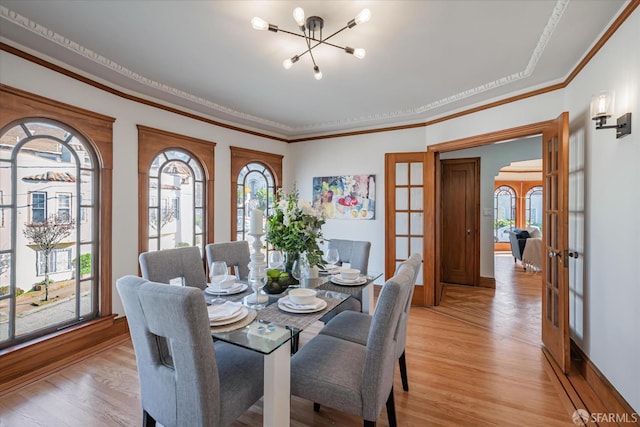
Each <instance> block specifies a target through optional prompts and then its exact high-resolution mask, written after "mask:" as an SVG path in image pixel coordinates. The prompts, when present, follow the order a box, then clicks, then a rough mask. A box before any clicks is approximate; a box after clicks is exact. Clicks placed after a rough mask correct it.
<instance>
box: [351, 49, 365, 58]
mask: <svg viewBox="0 0 640 427" xmlns="http://www.w3.org/2000/svg"><path fill="white" fill-rule="evenodd" d="M366 55H367V51H366V50H364V49H363V48H361V47H358V48H355V49H354V50H353V56H355V57H356V58H358V59H362V58H364V57H365V56H366Z"/></svg>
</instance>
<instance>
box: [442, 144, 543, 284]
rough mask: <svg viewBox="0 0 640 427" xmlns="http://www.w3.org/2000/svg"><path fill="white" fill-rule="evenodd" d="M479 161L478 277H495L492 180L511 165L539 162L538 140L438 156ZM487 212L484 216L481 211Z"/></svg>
mask: <svg viewBox="0 0 640 427" xmlns="http://www.w3.org/2000/svg"><path fill="white" fill-rule="evenodd" d="M469 157H480V276H481V277H495V274H494V249H493V247H494V241H493V232H494V230H493V206H494V188H495V178H496V176H497V175H498V172H499V171H500V169H501V168H503V167H505V166H509V165H510V164H511V162H515V161H520V160H532V159H540V158H542V138H541V137H539V136H537V137H532V138H525V139H519V140H517V141H509V142H506V143H502V144H493V145H486V146H484V147H477V148H469V149H465V150H456V151H450V152H448V153H442V154H441V155H440V158H441V159H460V158H469ZM487 209H488V211H487V212H489V214H488V215H485V211H486V210H487Z"/></svg>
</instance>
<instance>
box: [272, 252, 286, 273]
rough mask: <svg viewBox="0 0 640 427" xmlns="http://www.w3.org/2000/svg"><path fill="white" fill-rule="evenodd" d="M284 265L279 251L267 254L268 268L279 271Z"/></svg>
mask: <svg viewBox="0 0 640 427" xmlns="http://www.w3.org/2000/svg"><path fill="white" fill-rule="evenodd" d="M283 264H284V256H283V255H282V252H280V251H271V252H270V253H269V268H273V269H276V270H280V268H282V266H283Z"/></svg>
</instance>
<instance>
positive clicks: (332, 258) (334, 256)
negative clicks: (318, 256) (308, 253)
mask: <svg viewBox="0 0 640 427" xmlns="http://www.w3.org/2000/svg"><path fill="white" fill-rule="evenodd" d="M325 258H326V261H327V264H329V266H328V268H327V270H333V269H334V267H335V265H336V264H337V263H338V261H340V254H339V253H338V250H337V249H336V248H331V249H329V250H328V251H327V255H326V256H325Z"/></svg>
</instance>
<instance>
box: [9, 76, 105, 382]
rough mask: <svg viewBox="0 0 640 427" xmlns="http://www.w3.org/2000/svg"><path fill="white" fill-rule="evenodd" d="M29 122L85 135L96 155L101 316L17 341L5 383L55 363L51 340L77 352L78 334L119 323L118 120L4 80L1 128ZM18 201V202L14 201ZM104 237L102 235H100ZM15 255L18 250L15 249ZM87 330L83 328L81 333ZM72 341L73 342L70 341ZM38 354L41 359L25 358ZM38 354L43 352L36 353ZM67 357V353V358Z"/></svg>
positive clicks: (63, 351) (97, 276)
mask: <svg viewBox="0 0 640 427" xmlns="http://www.w3.org/2000/svg"><path fill="white" fill-rule="evenodd" d="M25 121H36V122H50V123H53V124H55V125H57V126H60V127H61V128H63V129H69V130H72V131H73V133H74V134H76V135H78V136H81V137H82V138H83V142H85V143H86V144H88V145H89V146H90V147H91V148H92V150H93V151H94V153H95V165H94V168H93V169H94V173H95V179H96V182H97V184H96V189H97V190H96V194H94V197H95V208H96V209H97V214H96V218H97V220H96V221H97V223H96V224H95V229H96V230H97V234H96V237H95V242H96V243H95V249H94V251H93V252H94V255H95V261H96V262H95V267H94V270H95V277H94V280H96V281H97V284H96V293H97V295H96V298H97V318H96V319H94V320H88V321H87V322H86V323H82V324H77V323H76V324H70V325H67V326H66V327H65V328H63V329H58V330H56V331H53V332H50V333H45V334H44V335H43V334H39V335H37V336H31V335H29V336H28V337H26V338H25V339H24V340H20V341H17V340H14V341H12V342H11V343H9V346H7V347H5V348H4V349H3V350H2V351H3V354H5V356H6V355H9V354H10V355H11V356H12V358H15V360H16V363H14V364H13V365H12V367H13V369H12V372H10V373H8V374H6V375H0V382H3V381H5V380H6V379H7V378H13V377H17V376H19V375H24V374H25V373H27V372H29V371H31V370H33V369H34V365H35V366H37V367H42V366H43V365H46V364H47V363H49V360H48V359H47V358H46V357H47V355H46V354H44V353H43V352H42V350H40V349H42V348H48V346H50V345H52V344H49V343H50V342H55V343H56V344H55V345H56V346H64V348H63V349H61V350H60V352H59V353H60V354H61V355H63V354H69V355H70V354H73V352H74V351H77V350H76V348H75V345H74V344H70V343H71V342H72V341H73V340H75V339H77V337H78V336H79V335H80V334H82V333H86V332H85V331H93V330H95V331H96V332H97V331H98V330H103V329H104V326H102V325H103V324H104V322H105V321H107V320H109V321H110V322H113V317H114V316H113V315H112V280H111V266H112V262H111V237H110V236H111V229H112V216H111V212H112V171H113V123H114V122H115V118H113V117H109V116H106V115H103V114H99V113H95V112H92V111H88V110H85V109H82V108H78V107H75V106H72V105H68V104H64V103H62V102H60V101H57V100H53V99H49V98H45V97H42V96H40V95H36V94H33V93H30V92H26V91H23V90H21V89H17V88H13V87H10V86H7V85H4V84H1V85H0V132H2V133H4V132H5V130H8V129H10V128H11V127H13V126H15V125H17V124H19V123H21V122H25ZM13 202H15V201H12V203H13ZM100 236H102V238H100ZM10 253H11V255H12V256H15V248H14V247H12V248H11V251H10ZM15 268H16V266H15V262H14V263H12V271H11V275H12V276H14V277H15ZM80 331H82V332H80ZM101 339H105V338H104V335H103V334H96V335H95V336H94V337H93V338H92V341H95V340H98V341H99V340H101ZM64 343H67V344H68V345H65V344H64ZM87 343H88V342H85V343H84V346H86V345H87ZM25 354H33V355H34V356H35V357H25V356H23V355H25ZM36 355H38V356H36ZM62 357H64V356H62Z"/></svg>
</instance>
